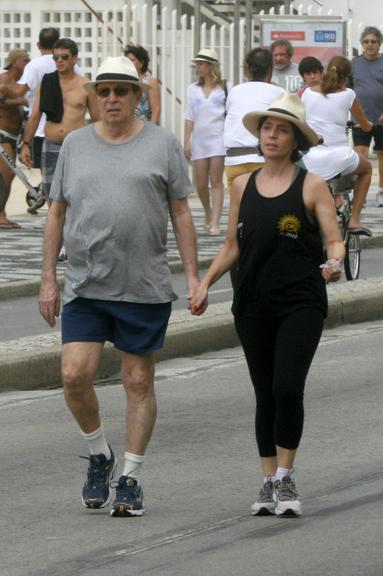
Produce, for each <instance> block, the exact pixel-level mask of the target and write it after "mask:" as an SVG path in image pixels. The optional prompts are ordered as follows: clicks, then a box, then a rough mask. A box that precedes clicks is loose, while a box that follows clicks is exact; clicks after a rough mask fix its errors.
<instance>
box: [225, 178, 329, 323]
mask: <svg viewBox="0 0 383 576" xmlns="http://www.w3.org/2000/svg"><path fill="white" fill-rule="evenodd" d="M256 174H257V171H256V172H253V173H252V174H251V176H250V178H249V180H248V183H247V186H246V188H245V190H244V193H243V196H242V200H241V205H240V210H239V218H238V230H237V238H238V244H239V250H240V256H239V264H238V276H237V282H236V288H235V292H234V301H233V308H232V310H233V313H234V314H235V315H240V316H251V317H257V318H267V317H273V316H281V315H285V314H289V313H291V312H293V311H295V310H299V309H301V308H319V309H320V310H322V312H323V314H324V315H326V314H327V293H326V286H325V282H324V279H323V278H322V275H321V273H320V269H319V265H320V264H321V263H322V262H323V247H322V240H321V236H320V232H319V227H318V224H317V223H316V221H315V220H314V218H312V219H309V216H308V213H307V209H306V207H305V205H304V202H303V182H304V179H305V176H306V170H303V169H299V172H298V174H297V175H296V178H295V179H294V181H293V183H292V184H291V185H290V187H289V188H288V189H287V190H286V192H284V193H283V194H280V195H279V196H276V197H274V198H266V197H264V196H262V195H261V194H259V192H258V190H257V186H256Z"/></svg>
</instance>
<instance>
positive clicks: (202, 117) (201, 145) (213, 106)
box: [185, 82, 226, 160]
mask: <svg viewBox="0 0 383 576" xmlns="http://www.w3.org/2000/svg"><path fill="white" fill-rule="evenodd" d="M225 110H226V96H225V91H224V89H223V88H221V87H217V88H214V90H212V91H211V92H210V94H209V96H208V97H206V96H205V94H204V93H203V90H202V88H201V86H198V84H197V83H196V82H195V83H194V84H191V85H190V86H189V87H188V90H187V108H186V112H185V119H186V120H191V122H193V131H192V138H191V159H192V160H199V159H201V158H212V157H213V156H225V154H226V149H225V146H224V143H223V127H224V122H225Z"/></svg>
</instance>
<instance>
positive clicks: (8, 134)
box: [0, 48, 29, 230]
mask: <svg viewBox="0 0 383 576" xmlns="http://www.w3.org/2000/svg"><path fill="white" fill-rule="evenodd" d="M28 62H29V55H28V52H26V51H25V50H23V49H21V48H15V49H14V50H11V51H10V53H9V54H8V58H7V63H6V65H5V70H6V71H5V72H3V73H2V74H0V85H1V93H2V94H3V96H1V97H0V146H1V147H2V148H3V149H4V151H5V152H6V153H7V154H8V155H9V156H11V158H13V159H15V157H16V142H17V137H18V133H19V131H20V128H21V124H22V122H23V106H24V105H27V104H28V103H27V101H26V99H25V98H24V96H12V95H11V94H9V90H12V86H13V85H16V82H17V81H18V80H19V79H20V78H21V76H22V73H23V70H24V67H25V65H26V64H27V63H28ZM13 178H14V173H13V172H12V170H11V169H10V168H9V166H8V164H6V162H5V160H3V159H2V158H0V229H2V230H3V229H8V228H20V226H19V224H16V222H11V221H10V220H8V218H7V216H6V213H5V205H6V203H7V200H8V198H9V194H10V192H11V184H12V180H13Z"/></svg>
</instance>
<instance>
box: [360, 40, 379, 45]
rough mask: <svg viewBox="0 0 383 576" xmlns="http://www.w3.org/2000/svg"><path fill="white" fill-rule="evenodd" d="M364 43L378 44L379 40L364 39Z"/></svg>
mask: <svg viewBox="0 0 383 576" xmlns="http://www.w3.org/2000/svg"><path fill="white" fill-rule="evenodd" d="M362 44H378V41H377V40H363V42H362Z"/></svg>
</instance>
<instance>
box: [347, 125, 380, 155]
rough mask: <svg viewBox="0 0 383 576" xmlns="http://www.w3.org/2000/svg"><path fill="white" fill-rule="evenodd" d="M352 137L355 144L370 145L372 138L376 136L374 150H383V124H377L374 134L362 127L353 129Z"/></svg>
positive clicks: (367, 146)
mask: <svg viewBox="0 0 383 576" xmlns="http://www.w3.org/2000/svg"><path fill="white" fill-rule="evenodd" d="M352 138H353V140H354V146H365V147H366V148H369V147H370V144H371V140H372V139H373V138H374V150H377V151H378V152H379V151H380V150H383V126H376V127H375V133H374V136H372V134H370V133H369V132H363V130H362V129H361V128H353V129H352Z"/></svg>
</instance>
